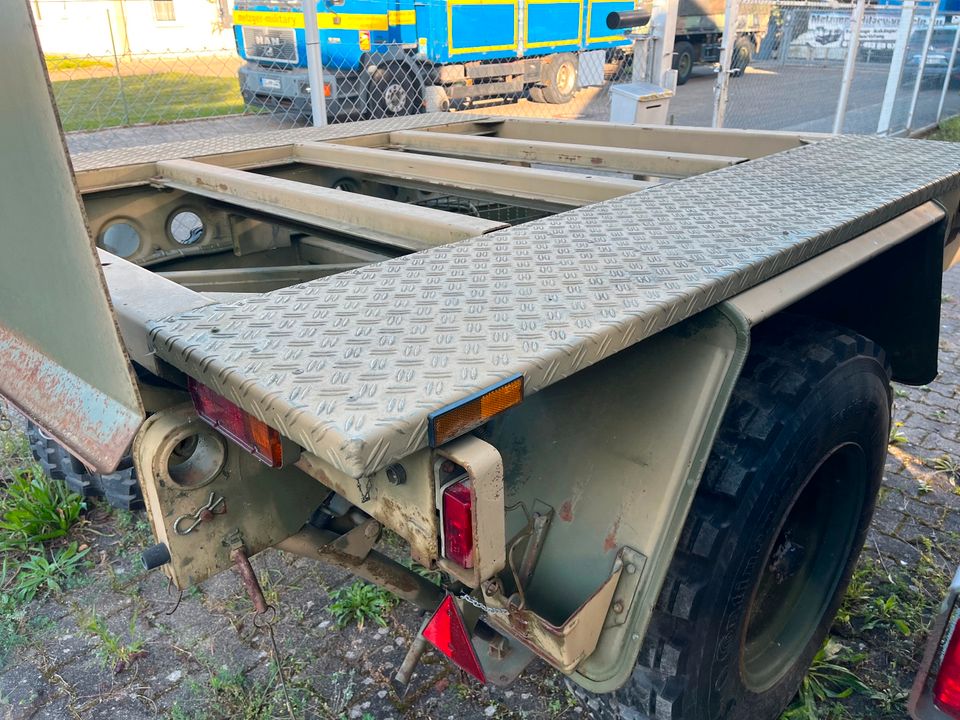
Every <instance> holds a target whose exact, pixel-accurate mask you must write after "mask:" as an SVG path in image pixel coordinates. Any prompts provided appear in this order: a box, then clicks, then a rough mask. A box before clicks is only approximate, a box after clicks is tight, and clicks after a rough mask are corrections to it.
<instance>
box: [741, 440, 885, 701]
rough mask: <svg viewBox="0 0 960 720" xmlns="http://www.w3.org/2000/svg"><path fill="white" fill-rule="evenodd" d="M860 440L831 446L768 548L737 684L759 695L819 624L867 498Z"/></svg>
mask: <svg viewBox="0 0 960 720" xmlns="http://www.w3.org/2000/svg"><path fill="white" fill-rule="evenodd" d="M867 485H868V477H867V463H866V458H865V456H864V453H863V450H862V449H861V448H860V446H859V445H853V444H847V445H842V446H840V447H838V448H835V449H834V450H833V451H831V452H830V453H829V454H827V455H826V457H825V458H824V459H823V460H822V461H821V462H820V463H819V465H818V466H817V467H816V468H815V469H814V471H813V472H812V473H811V474H810V476H809V478H808V480H807V482H806V483H804V485H803V486H802V489H801V490H800V491H799V493H798V494H797V496H796V497H795V498H794V500H793V502H792V504H791V506H790V508H789V510H788V511H787V513H786V516H785V518H784V520H783V523H782V525H781V527H780V530H779V532H778V534H777V536H776V539H775V540H774V542H773V543H772V544H771V545H770V548H769V550H768V551H767V557H766V559H765V561H764V563H763V565H762V567H763V570H762V571H761V574H760V577H759V579H758V580H757V583H756V585H755V586H754V590H753V595H752V597H751V600H750V606H749V608H748V612H747V622H746V624H745V627H744V629H743V634H742V637H741V647H740V669H741V678H742V680H743V682H744V685H746V686H747V688H749V689H750V690H752V691H753V692H757V693H760V692H764V691H766V690H768V689H769V688H771V687H772V686H773V685H775V684H776V683H777V682H778V681H779V680H780V679H781V678H782V677H783V676H784V675H785V674H786V673H787V672H788V671H789V670H790V668H791V667H792V666H793V665H794V664H795V663H796V661H797V658H798V657H799V656H800V655H802V654H803V652H804V650H805V649H806V647H807V645H808V644H809V642H810V640H811V638H812V637H813V636H814V635H815V633H816V632H817V630H818V628H820V626H821V622H822V620H823V617H824V614H825V613H826V612H827V609H828V606H829V604H830V601H831V600H832V599H833V597H834V594H835V592H836V589H837V585H838V584H839V583H840V580H841V578H842V576H843V573H844V570H845V568H846V564H847V558H848V557H850V550H851V545H852V543H853V540H854V538H855V536H856V533H857V527H858V525H859V518H860V515H861V513H862V512H863V507H864V503H865V502H866V496H867Z"/></svg>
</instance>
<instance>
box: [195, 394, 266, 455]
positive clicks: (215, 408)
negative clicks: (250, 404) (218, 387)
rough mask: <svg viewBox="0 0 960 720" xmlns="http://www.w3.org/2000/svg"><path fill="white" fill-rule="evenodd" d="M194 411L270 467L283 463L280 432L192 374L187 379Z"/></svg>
mask: <svg viewBox="0 0 960 720" xmlns="http://www.w3.org/2000/svg"><path fill="white" fill-rule="evenodd" d="M187 389H188V390H189V391H190V397H191V398H193V407H194V408H195V409H196V411H197V415H199V416H200V417H201V418H203V419H204V420H206V421H207V422H208V423H210V424H211V425H212V426H213V427H214V428H216V429H217V430H218V431H220V432H221V433H222V434H224V435H226V436H227V437H228V438H230V439H231V440H233V441H234V442H235V443H236V444H237V445H239V446H240V447H242V448H243V449H244V450H246V451H247V452H249V453H250V454H251V455H253V456H254V457H256V458H257V459H258V460H259V461H260V462H262V463H264V464H266V465H269V466H270V467H280V466H281V465H283V447H282V445H281V443H280V433H278V432H277V431H276V430H274V429H273V428H272V427H270V426H269V425H267V424H266V423H265V422H263V421H262V420H258V419H257V418H255V417H254V416H253V415H251V414H250V413H248V412H247V411H246V410H244V409H243V408H241V407H239V406H237V405H234V404H233V403H232V402H230V401H229V400H227V399H226V398H225V397H223V396H221V395H218V394H217V393H215V392H214V391H213V390H211V389H210V388H208V387H207V386H206V385H203V384H201V383H199V382H197V381H196V380H194V379H193V378H188V379H187Z"/></svg>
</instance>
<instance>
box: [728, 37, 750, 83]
mask: <svg viewBox="0 0 960 720" xmlns="http://www.w3.org/2000/svg"><path fill="white" fill-rule="evenodd" d="M753 51H754V47H753V42H752V41H751V40H750V39H749V38H745V37H738V38H737V40H736V42H735V43H734V44H733V57H732V58H731V59H730V69H731V70H735V71H737V75H742V74H743V73H744V72H746V70H747V67H748V66H749V65H750V62H751V61H752V60H753Z"/></svg>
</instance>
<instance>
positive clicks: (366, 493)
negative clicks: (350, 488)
mask: <svg viewBox="0 0 960 720" xmlns="http://www.w3.org/2000/svg"><path fill="white" fill-rule="evenodd" d="M370 487H371V481H370V478H369V477H367V478H364V483H363V484H361V483H360V478H357V491H358V492H359V493H360V502H361V503H365V502H369V500H370Z"/></svg>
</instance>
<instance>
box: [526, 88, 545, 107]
mask: <svg viewBox="0 0 960 720" xmlns="http://www.w3.org/2000/svg"><path fill="white" fill-rule="evenodd" d="M527 96H528V97H529V98H530V102H535V103H545V102H546V100H545V99H544V97H543V88H542V87H540V86H539V85H531V86H530V87H529V88H527Z"/></svg>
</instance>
